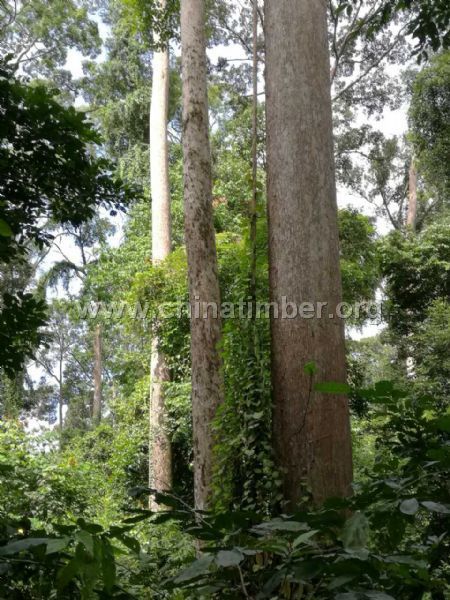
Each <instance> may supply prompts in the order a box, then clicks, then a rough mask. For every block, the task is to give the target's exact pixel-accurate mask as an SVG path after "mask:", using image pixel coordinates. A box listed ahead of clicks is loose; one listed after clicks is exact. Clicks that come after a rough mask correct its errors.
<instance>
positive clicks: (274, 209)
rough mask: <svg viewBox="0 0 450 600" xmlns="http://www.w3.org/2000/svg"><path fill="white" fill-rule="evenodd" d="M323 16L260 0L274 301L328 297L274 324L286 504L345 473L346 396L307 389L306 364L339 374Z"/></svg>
mask: <svg viewBox="0 0 450 600" xmlns="http://www.w3.org/2000/svg"><path fill="white" fill-rule="evenodd" d="M326 18H327V17H326V3H325V2H324V1H322V0H266V2H265V29H266V78H267V82H266V94H267V100H266V106H267V163H268V211H269V253H270V267H269V268H270V294H271V301H272V302H276V303H278V305H279V306H280V307H281V305H282V298H283V297H285V298H286V301H288V302H294V303H296V304H297V305H301V304H302V303H306V302H311V303H314V305H316V303H318V302H323V303H325V302H326V303H327V306H326V308H325V309H324V310H323V315H322V318H317V316H314V317H313V318H300V317H297V318H293V319H288V318H281V313H280V315H279V316H280V318H278V319H276V318H272V322H271V331H272V381H273V394H274V414H273V434H274V446H275V451H276V455H277V457H278V461H279V465H280V466H281V467H282V469H283V470H284V496H285V499H286V500H287V502H288V503H289V504H290V505H291V506H292V505H294V504H295V503H296V502H297V501H299V500H300V498H301V496H302V493H304V492H305V488H306V485H308V486H309V487H310V489H311V491H312V494H313V497H314V500H315V501H316V502H322V501H323V500H324V499H325V498H326V497H328V496H342V495H346V494H349V493H350V484H351V480H352V457H351V438H350V425H349V410H348V402H347V399H346V398H345V397H342V396H338V395H336V396H334V395H325V394H320V393H316V392H314V391H313V390H312V391H311V392H310V389H311V388H313V385H312V384H313V383H314V382H313V381H312V380H311V379H312V377H311V376H310V375H308V374H307V373H306V372H305V369H304V366H305V365H306V364H307V363H308V362H309V361H313V362H315V363H316V366H317V372H316V374H315V375H314V376H313V378H314V381H322V382H329V381H334V382H344V381H345V379H346V370H345V350H344V323H343V321H342V320H341V319H339V318H337V317H336V306H337V305H338V304H339V303H340V302H341V299H342V294H341V276H340V268H339V242H338V224H337V206H336V187H335V177H334V158H333V142H332V118H331V98H330V64H329V55H328V43H327V23H326ZM310 312H311V311H309V310H308V306H304V307H303V315H304V316H310ZM316 314H317V313H316ZM329 314H332V315H334V318H332V319H331V318H329Z"/></svg>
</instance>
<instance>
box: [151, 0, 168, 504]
mask: <svg viewBox="0 0 450 600" xmlns="http://www.w3.org/2000/svg"><path fill="white" fill-rule="evenodd" d="M159 4H160V6H161V7H162V8H164V6H165V1H164V0H160V2H159ZM158 42H159V40H158V38H157V36H155V37H154V43H155V45H157V44H158ZM168 112H169V48H168V46H166V47H164V48H157V49H156V50H155V52H154V53H153V81H152V98H151V104H150V182H151V195H152V262H153V264H158V263H159V262H161V261H163V260H164V259H165V258H167V256H168V255H169V254H170V251H171V226H170V189H169V149H168V141H167V121H168ZM159 345H160V343H159V339H158V336H157V332H156V329H155V331H154V332H153V339H152V350H151V352H152V354H151V365H150V379H151V389H150V414H149V419H150V457H149V458H150V460H149V484H150V487H152V488H154V489H157V490H159V491H164V490H169V489H170V488H171V487H172V452H171V444H170V439H169V437H168V435H167V432H166V428H165V420H166V407H165V385H166V384H167V382H168V381H170V373H169V369H168V367H167V361H166V358H165V356H164V355H163V353H162V352H161V350H160V347H159ZM150 505H151V506H152V507H153V508H154V509H155V508H156V505H155V504H154V503H153V500H152V499H151V500H150Z"/></svg>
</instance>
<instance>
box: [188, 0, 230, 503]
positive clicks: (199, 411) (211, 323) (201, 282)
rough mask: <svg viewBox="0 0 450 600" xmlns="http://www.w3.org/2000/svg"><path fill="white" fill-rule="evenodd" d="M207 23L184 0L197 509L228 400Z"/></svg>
mask: <svg viewBox="0 0 450 600" xmlns="http://www.w3.org/2000/svg"><path fill="white" fill-rule="evenodd" d="M204 20H205V13H204V1H203V0H182V1H181V45H182V70H183V156H184V210H185V236H186V249H187V258H188V276H189V296H190V304H191V360H192V417H193V433H194V489H195V504H196V507H197V508H198V509H204V508H205V507H206V506H207V502H208V496H209V494H210V491H211V489H210V488H211V477H212V454H213V443H214V440H213V432H212V421H213V419H214V417H215V415H216V411H217V408H218V406H219V404H220V403H221V402H222V400H223V381H222V373H221V360H220V355H219V349H218V344H219V342H220V338H221V321H220V290H219V280H218V270H217V257H216V243H215V234H214V225H213V213H212V183H211V155H210V146H209V125H208V99H207V79H206V51H205V32H204V27H205V23H204ZM209 303H211V306H210V307H209V309H208V310H207V308H208V307H207V304H209ZM214 306H215V307H216V311H215V309H214Z"/></svg>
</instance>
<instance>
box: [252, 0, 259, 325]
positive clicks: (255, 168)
mask: <svg viewBox="0 0 450 600" xmlns="http://www.w3.org/2000/svg"><path fill="white" fill-rule="evenodd" d="M257 2H258V0H253V31H252V38H253V62H252V79H253V82H252V83H253V93H252V200H251V204H250V253H251V254H250V298H251V301H252V304H253V310H252V315H254V314H255V312H256V263H257V247H256V237H257V226H258V189H257V187H258V4H257Z"/></svg>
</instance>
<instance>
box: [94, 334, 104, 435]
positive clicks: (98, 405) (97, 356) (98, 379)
mask: <svg viewBox="0 0 450 600" xmlns="http://www.w3.org/2000/svg"><path fill="white" fill-rule="evenodd" d="M101 419H102V326H101V325H100V324H98V325H96V326H95V330H94V401H93V403H92V421H93V423H94V424H95V425H98V424H99V423H100V421H101Z"/></svg>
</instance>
